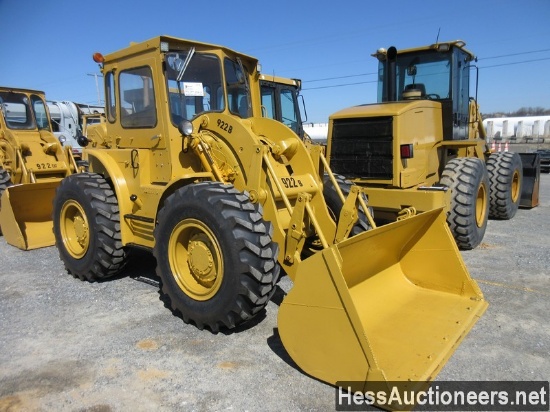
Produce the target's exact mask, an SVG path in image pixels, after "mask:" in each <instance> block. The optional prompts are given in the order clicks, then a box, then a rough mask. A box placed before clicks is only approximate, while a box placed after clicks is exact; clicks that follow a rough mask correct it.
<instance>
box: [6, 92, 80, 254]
mask: <svg viewBox="0 0 550 412" xmlns="http://www.w3.org/2000/svg"><path fill="white" fill-rule="evenodd" d="M0 112H1V114H0V230H1V233H3V235H4V238H5V239H6V241H7V242H8V243H9V244H10V245H13V246H16V247H18V248H20V249H23V250H28V249H36V248H40V247H45V246H52V245H53V244H54V243H55V239H54V236H53V231H52V218H51V216H52V202H53V197H54V194H55V189H56V188H57V186H58V185H59V182H60V181H61V179H63V178H64V177H67V176H69V175H71V174H72V173H74V172H75V171H77V170H78V167H77V165H76V162H75V159H74V157H73V155H72V153H71V148H70V147H65V148H64V147H62V145H61V143H60V142H59V141H58V139H57V138H56V137H55V136H54V134H53V133H52V128H51V122H50V116H49V112H48V110H47V106H46V100H45V96H44V92H41V91H36V90H27V89H17V88H11V87H0Z"/></svg>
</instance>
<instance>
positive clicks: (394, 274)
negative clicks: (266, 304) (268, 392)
mask: <svg viewBox="0 0 550 412" xmlns="http://www.w3.org/2000/svg"><path fill="white" fill-rule="evenodd" d="M486 308H487V302H486V301H485V300H484V299H483V295H482V293H481V291H480V289H479V288H478V286H477V284H476V282H475V281H474V280H472V279H471V278H470V276H469V274H468V272H467V270H466V267H465V265H464V263H463V261H462V257H461V255H460V253H459V251H458V249H457V247H456V244H455V241H454V239H453V237H452V235H451V233H450V231H449V229H448V227H447V222H446V220H445V214H444V212H443V209H437V210H433V211H429V212H424V213H421V214H419V215H417V216H414V217H412V218H409V219H405V220H403V221H399V222H395V223H391V224H389V225H385V226H381V227H378V228H376V229H373V230H370V231H367V232H364V233H362V234H359V235H357V236H354V237H351V238H349V239H347V240H345V241H343V242H341V243H339V244H337V245H333V246H331V247H329V248H326V249H324V250H323V251H321V252H319V253H317V254H315V255H313V256H311V257H309V258H307V259H306V260H304V261H303V262H302V263H301V266H300V268H299V269H298V271H297V273H296V276H295V281H294V286H293V287H292V289H291V290H290V291H289V293H288V295H287V296H286V297H285V299H284V301H283V303H282V304H281V307H280V309H279V321H278V328H279V335H280V337H281V340H282V343H283V345H284V347H285V349H286V350H287V352H288V353H289V355H290V356H291V357H292V359H293V360H294V361H295V362H296V364H297V365H298V366H299V367H300V368H301V369H302V370H303V371H304V372H306V373H308V374H310V375H312V376H314V377H316V378H318V379H320V380H322V381H325V382H328V383H331V384H337V382H338V385H340V384H341V383H342V382H351V383H353V385H352V386H353V387H354V388H355V389H356V390H360V391H363V392H364V391H365V390H368V389H367V388H369V382H371V383H372V385H379V383H380V382H386V383H389V382H396V381H409V382H410V384H412V383H414V382H418V383H423V384H424V386H426V382H429V381H431V380H433V379H434V378H435V376H436V375H437V373H438V372H439V370H440V369H441V368H442V367H443V365H444V364H445V362H446V361H447V360H448V358H449V357H450V356H451V354H452V353H453V351H454V350H455V348H456V347H457V346H458V344H459V342H460V341H461V340H462V339H463V338H464V336H465V335H466V334H467V333H468V331H469V330H470V329H471V328H472V327H473V325H474V324H475V322H476V321H477V319H478V318H479V317H480V316H481V315H482V313H483V312H484V310H485V309H486Z"/></svg>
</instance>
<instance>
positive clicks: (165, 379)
mask: <svg viewBox="0 0 550 412" xmlns="http://www.w3.org/2000/svg"><path fill="white" fill-rule="evenodd" d="M549 221H550V175H547V174H546V175H542V176H541V188H540V206H539V207H536V208H534V209H531V210H526V209H520V210H519V211H518V213H517V215H516V216H515V217H514V219H512V220H511V221H496V220H491V221H489V226H488V228H487V233H486V235H485V238H484V241H483V243H482V245H481V246H480V247H478V248H477V249H476V250H473V251H467V252H462V256H463V258H464V261H465V263H466V266H467V267H468V269H469V271H470V274H471V275H472V277H473V278H475V279H476V280H477V281H478V283H479V285H480V287H481V289H482V290H483V293H484V294H485V298H486V299H487V300H488V301H489V303H490V306H489V309H488V310H487V312H486V313H485V315H484V316H483V317H482V318H481V319H480V321H479V322H478V323H477V324H476V325H475V327H474V328H473V330H472V331H471V332H470V334H469V335H468V336H467V337H466V339H465V340H464V341H463V343H462V344H461V346H460V347H459V348H458V350H457V351H456V352H455V354H454V355H453V356H452V357H451V359H450V360H449V362H448V363H447V364H446V366H445V367H444V368H443V369H442V371H441V372H440V374H439V376H438V378H437V379H438V380H441V381H442V380H548V379H549V378H550V356H549V355H548V354H549V353H550V320H549V317H548V309H549V308H550V305H549V303H548V302H549V300H550V277H549V268H550V253H549V252H550V248H549V245H550V224H549V223H548V222H549ZM154 266H155V262H154V259H153V258H152V257H151V256H150V255H148V254H146V253H144V252H140V253H137V254H136V256H135V257H134V259H133V260H132V263H131V264H130V265H129V267H127V269H126V270H125V271H124V273H123V274H122V275H121V276H120V277H117V278H115V279H112V280H109V281H106V282H102V283H86V282H81V281H79V280H77V279H74V278H73V277H71V276H69V275H67V274H66V273H65V270H64V268H63V265H62V263H61V261H60V260H59V257H58V254H57V250H56V249H55V247H49V248H44V249H38V250H34V251H29V252H23V251H20V250H18V249H16V248H13V247H11V246H9V245H7V244H6V242H5V240H4V238H2V237H0V276H1V281H2V282H1V286H0V311H1V312H0V331H1V334H0V411H12V410H13V411H18V410H32V411H96V412H103V411H105V412H106V411H127V410H132V411H149V410H155V411H175V410H178V411H179V410H193V411H210V410H218V411H219V410H238V411H259V410H262V411H294V410H315V411H330V410H334V407H335V406H334V389H333V388H332V387H331V386H329V385H326V384H324V383H322V382H319V381H317V380H315V379H312V378H310V377H308V376H306V375H305V374H303V373H302V372H300V370H298V369H297V368H296V367H295V365H294V364H293V362H292V361H291V360H290V358H289V357H288V355H287V354H286V352H285V350H284V348H283V347H282V344H281V342H280V340H279V338H278V335H277V329H276V328H277V318H276V317H277V308H278V302H280V298H281V296H282V293H279V294H276V296H275V298H274V299H273V301H271V302H270V303H269V304H268V306H267V308H266V311H265V313H263V314H262V315H261V316H259V318H258V319H257V320H256V321H255V322H254V323H253V324H252V325H248V326H247V327H246V328H243V329H240V330H238V331H237V332H234V333H226V334H224V333H219V334H217V335H214V334H212V333H210V332H208V331H199V330H197V329H196V328H195V327H193V326H190V325H186V324H184V323H183V321H181V320H180V319H179V318H177V317H175V316H173V315H172V313H171V312H170V311H169V310H168V309H167V308H165V307H164V304H163V302H162V301H161V300H160V296H159V293H158V289H157V288H156V287H155V286H154V285H151V284H148V283H145V282H143V281H140V279H143V278H146V279H152V280H155V277H154ZM281 287H282V288H283V289H285V288H288V287H289V281H288V280H286V279H284V280H283V281H282V282H281Z"/></svg>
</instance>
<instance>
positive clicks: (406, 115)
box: [327, 40, 529, 249]
mask: <svg viewBox="0 0 550 412" xmlns="http://www.w3.org/2000/svg"><path fill="white" fill-rule="evenodd" d="M464 46H465V43H464V42H463V41H460V40H457V41H453V42H444V43H436V44H433V45H430V46H426V47H418V48H413V49H404V50H397V49H396V48H395V47H390V48H389V49H388V50H385V49H379V50H378V51H377V52H376V53H375V54H374V55H373V56H375V57H376V58H377V59H378V60H379V73H378V76H379V82H378V103H376V104H366V105H361V106H356V107H351V108H348V109H344V110H341V111H339V112H337V113H334V114H333V115H331V116H330V119H329V131H328V142H327V144H328V147H327V153H328V155H327V157H328V158H329V162H330V165H331V168H332V169H333V170H334V171H335V172H336V173H339V174H341V175H344V176H346V177H348V178H349V179H350V180H352V181H353V182H355V183H356V184H359V185H362V186H365V188H366V193H367V194H368V198H369V204H370V206H371V207H372V208H373V209H374V216H375V218H376V222H377V223H379V224H381V223H385V222H392V221H395V220H398V219H401V218H402V217H404V216H409V215H411V214H415V213H416V212H424V211H427V210H432V209H435V208H438V207H444V208H445V211H446V212H448V217H447V221H448V223H449V227H450V228H451V231H452V233H453V236H454V238H455V240H456V242H457V244H458V246H459V247H460V248H461V249H473V248H475V247H476V246H477V245H479V244H480V243H481V240H482V239H483V236H484V234H485V229H486V227H487V219H488V217H489V216H491V217H494V218H497V219H510V218H512V217H513V216H514V215H515V213H516V211H517V209H518V206H519V204H520V198H521V197H522V196H521V192H522V174H523V170H522V163H521V158H520V156H519V154H517V153H511V152H505V153H491V151H490V149H489V147H488V146H487V144H486V140H485V130H484V127H483V124H482V119H481V115H480V113H479V108H478V105H477V102H476V99H474V98H471V97H469V96H470V72H471V66H472V62H473V61H474V60H475V59H476V58H475V56H474V55H473V54H472V53H471V52H470V51H468V50H467V49H466V48H465V47H464ZM476 86H477V82H476ZM526 196H527V197H529V196H528V195H526Z"/></svg>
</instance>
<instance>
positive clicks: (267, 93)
mask: <svg viewBox="0 0 550 412" xmlns="http://www.w3.org/2000/svg"><path fill="white" fill-rule="evenodd" d="M262 116H263V117H267V118H269V119H275V116H276V114H275V89H274V88H273V87H269V86H262Z"/></svg>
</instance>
